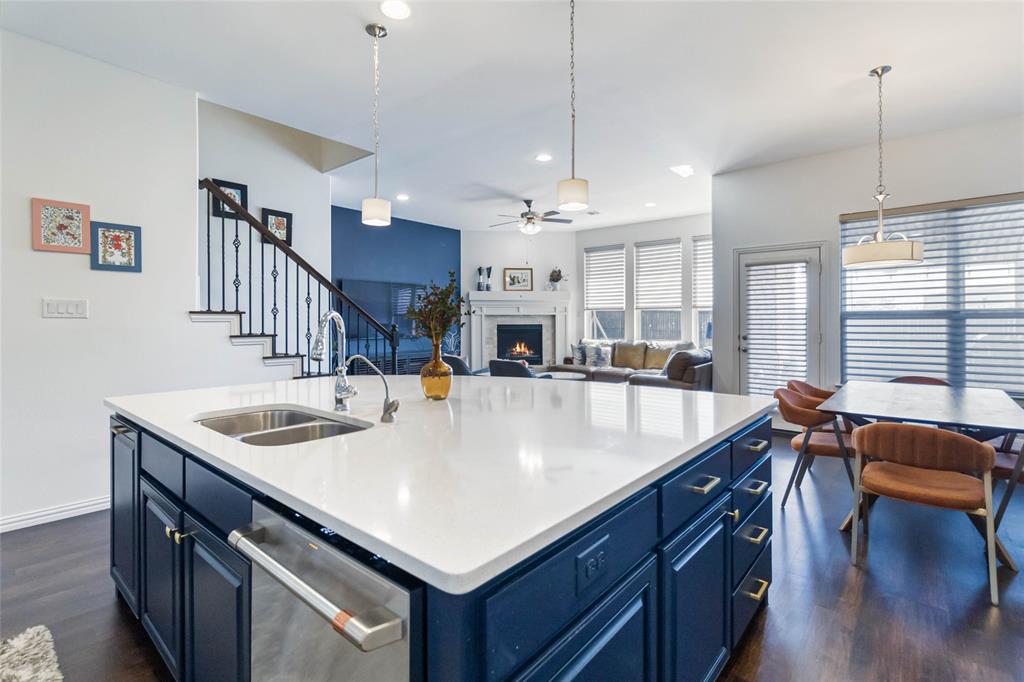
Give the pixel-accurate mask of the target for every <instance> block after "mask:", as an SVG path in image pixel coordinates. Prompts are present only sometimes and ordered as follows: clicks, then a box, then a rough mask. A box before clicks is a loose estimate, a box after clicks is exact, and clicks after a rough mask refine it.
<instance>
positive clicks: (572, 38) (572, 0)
mask: <svg viewBox="0 0 1024 682" xmlns="http://www.w3.org/2000/svg"><path fill="white" fill-rule="evenodd" d="M569 111H570V112H571V113H570V120H571V127H572V153H571V158H572V174H571V177H573V178H575V177H576V0H569Z"/></svg>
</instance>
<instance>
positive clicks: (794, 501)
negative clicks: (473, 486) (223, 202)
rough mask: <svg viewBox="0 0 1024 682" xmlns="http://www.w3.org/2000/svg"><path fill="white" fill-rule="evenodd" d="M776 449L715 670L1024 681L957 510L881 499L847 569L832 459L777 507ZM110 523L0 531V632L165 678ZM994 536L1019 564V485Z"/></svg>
mask: <svg viewBox="0 0 1024 682" xmlns="http://www.w3.org/2000/svg"><path fill="white" fill-rule="evenodd" d="M774 452H775V454H776V457H775V465H774V476H775V483H774V489H775V491H776V492H775V496H776V499H775V506H776V509H775V533H774V539H773V541H772V546H773V551H774V569H773V573H774V576H773V579H774V582H773V584H772V587H771V591H770V593H769V599H770V603H769V606H768V608H767V609H764V610H762V611H761V613H760V614H759V615H758V616H757V617H756V618H755V620H754V623H753V624H752V626H751V631H750V632H749V633H748V635H747V636H746V638H745V639H744V641H743V642H742V643H741V645H740V648H739V649H738V650H737V651H736V652H735V653H734V654H733V658H732V660H731V661H730V663H729V666H728V667H727V668H726V670H725V672H724V674H723V676H722V679H723V680H733V681H747V680H769V681H771V682H775V681H781V680H800V681H804V680H928V681H929V682H937V681H940V680H957V681H960V680H970V681H972V682H980V681H983V680H1022V679H1024V580H1022V579H1021V578H1019V577H1018V576H1016V575H1015V574H1013V573H1011V572H1010V571H1008V570H1006V569H1000V571H999V578H1000V595H1001V607H1000V608H998V609H997V608H993V607H991V606H990V605H989V603H988V587H987V582H986V580H987V574H986V570H985V557H984V554H983V552H982V543H981V539H980V537H979V536H978V534H977V533H976V532H975V531H974V529H973V528H972V527H971V526H970V524H969V522H968V520H967V518H966V517H965V516H964V515H963V514H957V513H953V512H944V511H939V510H932V509H926V508H924V507H917V506H912V505H906V504H899V503H896V502H892V501H889V500H880V501H879V502H878V504H877V505H876V506H875V508H874V510H873V511H872V514H871V537H870V541H869V542H868V548H867V551H866V552H865V553H864V554H863V555H862V556H863V561H862V565H861V567H860V568H857V569H855V568H852V567H851V566H850V564H849V534H846V533H840V532H839V531H838V530H837V528H838V526H839V523H840V521H842V519H843V516H844V515H845V514H846V512H847V510H848V508H849V502H850V492H849V485H848V483H847V482H846V476H845V474H844V473H843V472H842V470H841V465H840V464H839V462H836V461H830V460H827V459H819V460H818V461H817V462H815V464H814V468H813V469H812V470H811V472H810V473H809V475H808V477H807V479H806V480H805V481H804V485H803V489H802V490H801V491H800V492H794V494H793V495H792V497H791V498H790V501H789V503H788V505H787V509H786V511H785V512H782V511H781V510H780V509H779V508H778V504H779V502H780V501H781V499H782V491H783V488H784V485H785V482H786V479H787V477H788V475H789V472H790V470H791V468H792V466H793V452H792V451H791V450H790V449H789V447H788V439H784V438H776V439H775V450H774ZM1001 492H1002V488H1000V489H999V491H998V492H997V498H998V496H999V495H1000V494H1001ZM108 532H109V529H108V524H107V515H106V513H105V512H100V513H96V514H89V515H87V516H82V517H78V518H75V519H69V520H66V521H59V522H56V523H52V524H48V525H45V526H37V527H35V528H28V529H24V530H19V531H13V532H10V533H5V534H3V535H2V536H0V636H2V637H9V636H11V635H14V634H16V633H18V632H20V631H21V630H23V629H24V628H27V627H29V626H31V625H37V624H44V625H46V626H48V627H49V628H50V630H51V631H52V632H53V636H54V640H55V642H56V647H57V655H58V656H59V657H60V662H61V668H62V670H63V671H64V674H65V676H66V679H67V680H69V681H71V682H73V681H74V680H90V681H92V680H167V679H170V678H169V676H168V674H167V673H166V671H165V669H164V666H163V663H162V662H161V661H160V658H159V656H158V655H157V653H156V651H155V649H154V648H153V647H152V645H151V644H150V643H149V641H148V639H147V638H146V635H145V634H144V633H143V631H142V626H141V625H139V623H138V621H136V620H135V619H134V618H133V617H132V615H131V613H130V612H129V611H128V609H127V607H125V606H124V604H123V603H121V601H120V600H119V599H117V598H116V597H115V595H114V587H113V584H112V583H111V581H110V577H109V575H108V572H107V570H108V554H107V553H108ZM1000 535H1001V537H1002V539H1003V542H1004V544H1005V545H1006V547H1007V549H1008V550H1009V551H1010V553H1011V554H1013V555H1014V557H1015V558H1016V559H1017V561H1018V562H1019V563H1020V564H1021V565H1022V566H1024V495H1021V494H1018V496H1017V499H1015V500H1014V501H1013V503H1012V504H1011V505H1010V508H1009V511H1008V512H1007V517H1006V519H1005V521H1004V523H1003V526H1002V530H1001V532H1000Z"/></svg>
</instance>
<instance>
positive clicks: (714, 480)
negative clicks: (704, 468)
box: [686, 474, 722, 495]
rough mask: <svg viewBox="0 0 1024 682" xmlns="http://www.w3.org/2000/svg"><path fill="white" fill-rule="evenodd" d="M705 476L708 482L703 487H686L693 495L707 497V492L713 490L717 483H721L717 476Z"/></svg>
mask: <svg viewBox="0 0 1024 682" xmlns="http://www.w3.org/2000/svg"><path fill="white" fill-rule="evenodd" d="M707 476H708V479H709V480H708V482H707V483H705V484H704V485H688V486H686V487H687V488H689V489H690V490H692V491H693V492H695V493H700V494H701V495H707V494H708V493H709V492H711V491H712V490H714V489H715V487H717V486H718V484H719V483H721V482H722V479H721V478H719V477H718V476H712V475H711V474H708V475H707Z"/></svg>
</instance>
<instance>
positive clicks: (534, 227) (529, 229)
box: [519, 220, 543, 237]
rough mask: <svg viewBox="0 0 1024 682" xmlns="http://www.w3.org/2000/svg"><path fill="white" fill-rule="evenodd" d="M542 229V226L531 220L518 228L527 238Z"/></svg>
mask: <svg viewBox="0 0 1024 682" xmlns="http://www.w3.org/2000/svg"><path fill="white" fill-rule="evenodd" d="M542 229H543V226H542V225H541V224H540V223H538V222H535V221H533V220H530V221H527V222H526V224H525V225H520V226H519V231H520V232H522V233H523V234H525V235H526V236H528V237H532V236H533V235H535V234H537V233H538V232H540V231H541V230H542Z"/></svg>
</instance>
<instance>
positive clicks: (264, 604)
mask: <svg viewBox="0 0 1024 682" xmlns="http://www.w3.org/2000/svg"><path fill="white" fill-rule="evenodd" d="M252 512H253V513H252V519H253V521H252V524H251V525H249V526H246V527H244V528H238V529H236V530H234V531H232V532H231V534H230V536H229V538H228V542H229V543H230V544H231V545H232V546H233V547H234V548H235V549H236V550H238V551H239V552H240V553H241V554H243V555H245V556H246V557H248V558H249V560H250V561H251V562H252V615H251V619H252V647H251V659H252V671H251V672H252V680H253V682H257V681H259V680H274V681H275V682H280V681H286V680H303V681H305V680H345V681H346V682H349V681H351V682H363V681H366V682H371V681H372V682H382V681H387V682H391V681H395V682H397V681H399V680H408V679H409V678H410V665H411V647H410V641H411V638H412V634H415V633H410V624H411V617H410V614H411V612H412V611H413V610H414V605H413V604H412V602H411V595H410V591H409V590H408V589H406V588H405V587H403V586H401V585H399V584H398V583H396V582H395V581H393V580H390V579H388V578H387V577H385V576H384V575H382V574H381V573H380V572H378V571H375V570H373V569H371V568H369V567H368V566H366V565H364V564H363V563H362V562H360V561H357V560H356V559H354V558H353V557H351V556H349V555H348V554H346V553H344V552H341V551H339V550H338V549H336V548H335V547H332V546H331V544H330V543H329V542H327V541H326V538H325V537H317V536H316V535H314V534H312V533H310V532H308V531H306V530H305V529H303V528H302V527H300V526H299V525H296V524H295V523H292V522H291V521H290V520H288V519H286V518H285V517H284V516H282V515H280V514H278V513H276V512H274V511H273V510H271V509H269V508H268V507H266V506H264V505H263V504H261V503H259V502H253V509H252Z"/></svg>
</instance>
